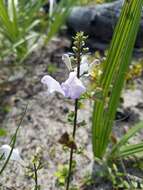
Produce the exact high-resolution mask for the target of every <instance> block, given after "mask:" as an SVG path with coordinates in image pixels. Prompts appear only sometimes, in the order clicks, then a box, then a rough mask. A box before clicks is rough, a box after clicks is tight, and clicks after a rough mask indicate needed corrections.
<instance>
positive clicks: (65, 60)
mask: <svg viewBox="0 0 143 190" xmlns="http://www.w3.org/2000/svg"><path fill="white" fill-rule="evenodd" d="M62 60H63V62H64V63H65V65H66V66H67V68H68V70H69V71H72V65H71V60H70V57H69V55H68V54H64V55H63V56H62Z"/></svg>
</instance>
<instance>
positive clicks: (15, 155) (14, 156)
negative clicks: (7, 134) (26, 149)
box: [0, 144, 21, 162]
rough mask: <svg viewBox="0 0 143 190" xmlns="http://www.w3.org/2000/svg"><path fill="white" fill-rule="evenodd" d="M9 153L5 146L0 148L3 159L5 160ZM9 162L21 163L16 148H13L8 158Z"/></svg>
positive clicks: (9, 148) (7, 147)
mask: <svg viewBox="0 0 143 190" xmlns="http://www.w3.org/2000/svg"><path fill="white" fill-rule="evenodd" d="M10 151H11V147H10V146H9V145H7V144H5V145H2V146H1V147H0V153H1V154H3V155H4V158H5V159H7V158H8V156H9V154H10ZM10 160H14V161H19V162H21V157H20V154H19V151H18V149H17V148H14V149H13V151H12V154H11V156H10Z"/></svg>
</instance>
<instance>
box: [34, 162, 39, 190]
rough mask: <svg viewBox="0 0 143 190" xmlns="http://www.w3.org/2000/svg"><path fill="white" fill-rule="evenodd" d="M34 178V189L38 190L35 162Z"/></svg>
mask: <svg viewBox="0 0 143 190" xmlns="http://www.w3.org/2000/svg"><path fill="white" fill-rule="evenodd" d="M34 174H35V176H34V180H35V188H34V190H38V176H37V168H36V164H35V163H34Z"/></svg>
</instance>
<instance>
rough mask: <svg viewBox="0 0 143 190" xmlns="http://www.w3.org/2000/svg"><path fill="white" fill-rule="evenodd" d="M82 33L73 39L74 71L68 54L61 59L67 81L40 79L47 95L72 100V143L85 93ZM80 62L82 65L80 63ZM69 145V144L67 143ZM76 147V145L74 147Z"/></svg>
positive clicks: (49, 77) (70, 160) (85, 49)
mask: <svg viewBox="0 0 143 190" xmlns="http://www.w3.org/2000/svg"><path fill="white" fill-rule="evenodd" d="M86 38H87V37H86V36H84V34H83V32H79V33H77V34H76V36H75V37H74V46H73V48H72V49H73V59H72V60H73V62H74V63H73V64H74V65H76V67H75V69H73V68H72V63H71V59H70V57H69V55H68V54H65V55H63V57H62V59H63V61H64V62H65V64H66V65H67V67H68V69H69V71H70V73H69V77H68V79H67V80H66V81H65V82H63V83H62V84H60V83H59V82H58V81H56V80H55V79H53V78H52V77H51V76H49V75H46V76H44V77H43V78H42V79H41V82H42V83H43V84H45V85H46V86H47V87H48V93H53V92H55V91H56V92H59V93H61V94H62V95H63V96H65V97H67V98H71V99H73V100H74V101H75V102H74V112H73V122H72V123H73V132H72V137H71V139H72V141H70V142H71V143H72V142H73V145H75V144H74V141H75V135H76V129H77V114H78V105H79V100H80V96H81V95H82V94H84V93H85V92H86V88H85V86H84V85H83V83H82V81H81V80H80V77H81V75H83V74H84V72H86V70H87V63H86V61H84V59H82V56H83V55H84V54H85V53H87V51H88V49H87V48H85V40H86ZM81 62H82V63H81ZM68 144H69V143H68ZM75 146H76V145H75ZM75 146H69V147H70V159H69V168H68V175H67V185H66V190H69V186H70V180H71V174H72V166H73V153H74V148H75Z"/></svg>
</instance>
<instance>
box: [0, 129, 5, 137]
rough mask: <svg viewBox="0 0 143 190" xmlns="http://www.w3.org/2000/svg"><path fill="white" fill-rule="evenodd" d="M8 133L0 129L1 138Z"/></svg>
mask: <svg viewBox="0 0 143 190" xmlns="http://www.w3.org/2000/svg"><path fill="white" fill-rule="evenodd" d="M6 135H7V132H6V130H5V129H0V137H3V136H6Z"/></svg>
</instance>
